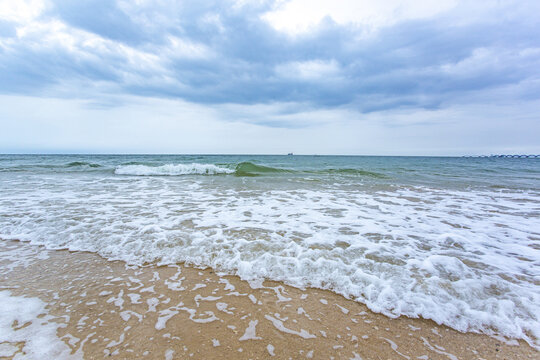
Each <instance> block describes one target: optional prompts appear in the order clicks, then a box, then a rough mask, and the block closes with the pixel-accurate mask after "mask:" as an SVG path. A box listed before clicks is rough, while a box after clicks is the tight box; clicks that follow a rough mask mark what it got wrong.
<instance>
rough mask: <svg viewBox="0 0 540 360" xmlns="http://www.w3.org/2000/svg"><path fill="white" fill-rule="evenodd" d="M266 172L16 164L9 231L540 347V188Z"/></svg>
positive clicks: (3, 192) (2, 215)
mask: <svg viewBox="0 0 540 360" xmlns="http://www.w3.org/2000/svg"><path fill="white" fill-rule="evenodd" d="M261 181H264V179H263V180H261V179H260V178H236V177H138V178H133V177H119V176H114V175H110V176H109V177H96V176H92V175H88V176H77V177H70V176H64V177H60V176H56V177H54V176H50V177H46V176H34V177H32V176H28V175H10V176H9V178H7V177H6V178H3V179H2V183H1V185H2V186H0V232H1V234H0V237H3V238H18V239H22V240H28V241H31V242H32V243H34V244H42V245H45V246H46V247H48V248H52V249H55V248H56V249H58V248H69V249H71V250H86V251H93V252H97V253H99V254H100V255H102V256H104V257H106V258H109V259H121V260H125V261H127V262H128V263H132V264H142V263H144V262H152V261H158V262H161V263H164V264H165V263H166V264H172V263H178V262H182V261H185V262H187V263H191V264H199V265H206V266H211V267H213V268H215V269H218V270H220V271H227V272H229V273H236V274H238V275H239V276H241V277H242V278H244V279H249V280H255V279H261V278H270V279H274V280H281V281H284V282H287V283H289V284H292V285H294V286H299V287H306V286H313V287H319V288H324V289H331V290H333V291H335V292H337V293H340V294H343V295H346V296H348V297H351V298H353V299H356V300H358V301H361V302H363V303H365V304H366V305H367V306H368V307H369V308H370V309H372V310H374V311H377V312H381V313H383V314H386V315H388V316H391V317H397V316H400V315H407V316H410V317H418V316H422V317H424V318H429V319H433V320H434V321H436V322H437V323H439V324H446V325H448V326H451V327H453V328H455V329H458V330H460V331H475V332H483V333H487V334H492V335H503V336H508V337H513V338H522V339H525V340H526V341H528V342H529V343H530V344H532V345H533V346H536V347H537V348H540V342H539V340H538V339H539V338H540V325H539V320H540V293H539V292H538V286H537V281H538V278H539V277H540V247H539V245H538V241H539V239H540V221H539V220H538V218H539V197H540V195H539V194H538V193H535V192H533V191H530V192H525V191H518V190H516V191H513V190H508V189H505V190H504V191H495V190H485V189H484V190H474V191H473V190H471V191H459V190H449V189H439V188H428V187H420V186H407V187H405V186H402V187H397V186H396V187H394V188H384V189H381V190H377V189H375V190H373V189H365V188H364V187H362V186H361V185H357V186H355V187H351V186H342V185H341V184H339V183H337V184H333V185H328V184H325V185H324V186H319V187H316V185H314V187H313V188H310V189H306V188H305V187H294V183H293V182H286V185H287V186H289V188H285V185H283V186H282V187H283V188H282V189H280V190H276V189H275V188H276V185H275V184H272V185H271V186H267V185H265V183H264V182H261ZM291 184H292V185H291ZM280 186H281V185H280Z"/></svg>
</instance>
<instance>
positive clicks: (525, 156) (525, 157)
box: [463, 154, 540, 159]
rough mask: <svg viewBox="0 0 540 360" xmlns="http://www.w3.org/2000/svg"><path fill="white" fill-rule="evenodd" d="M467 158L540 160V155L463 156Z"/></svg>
mask: <svg viewBox="0 0 540 360" xmlns="http://www.w3.org/2000/svg"><path fill="white" fill-rule="evenodd" d="M463 157H465V158H504V159H540V155H538V154H537V155H523V154H522V155H518V154H506V155H475V156H472V155H468V156H463Z"/></svg>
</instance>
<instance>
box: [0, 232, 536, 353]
mask: <svg viewBox="0 0 540 360" xmlns="http://www.w3.org/2000/svg"><path fill="white" fill-rule="evenodd" d="M0 279H1V281H0V293H5V294H9V296H10V297H12V298H13V299H15V300H17V299H19V300H20V297H31V298H39V299H40V300H41V301H42V302H43V303H45V311H46V314H40V315H39V316H36V318H35V319H33V320H30V321H28V322H27V323H24V324H20V323H18V322H14V324H12V331H13V332H14V333H15V334H16V333H17V331H23V330H24V329H25V328H27V329H30V328H32V329H34V328H35V327H39V326H42V325H43V326H45V323H48V324H51V323H54V326H55V328H56V336H57V338H59V339H61V341H63V342H64V343H65V345H64V344H62V346H66V347H67V349H68V350H69V351H68V352H70V353H71V354H72V355H73V356H75V357H84V358H87V359H94V358H104V357H107V358H118V359H124V358H149V359H185V358H194V359H219V358H233V359H266V358H272V357H273V358H275V359H289V358H290V359H302V358H313V359H351V358H353V359H401V358H404V359H539V358H540V354H539V352H538V351H536V350H535V349H533V348H531V347H530V346H529V345H528V344H526V343H525V342H523V341H519V342H518V341H515V340H513V341H510V342H509V343H508V342H505V341H503V340H502V339H495V338H492V337H488V336H486V335H480V334H473V333H460V332H458V331H455V330H452V329H450V328H448V327H445V326H440V325H437V324H436V323H434V322H433V321H430V320H424V319H410V318H406V317H400V318H398V319H390V318H388V317H386V316H384V315H381V314H377V313H374V312H372V311H370V310H369V309H367V307H366V306H365V305H363V304H360V303H357V302H355V301H352V300H347V299H345V298H343V297H342V296H340V295H337V294H334V293H332V292H330V291H325V290H319V289H297V288H294V287H290V286H287V285H284V284H282V283H277V282H271V281H265V282H264V283H262V284H253V283H251V284H250V283H248V282H246V281H243V280H241V279H239V278H238V277H236V276H228V275H224V274H217V273H216V272H215V271H214V270H212V269H196V268H193V267H187V266H184V265H176V266H156V265H155V264H149V265H147V266H144V267H135V266H128V265H127V264H126V263H124V262H121V261H107V260H105V259H103V258H101V257H100V256H98V255H96V254H92V253H84V252H69V251H66V250H56V251H48V250H44V249H43V248H41V247H37V246H32V245H29V244H27V243H22V242H18V241H0ZM6 296H7V295H6ZM32 323H35V324H33V325H32ZM15 329H23V330H15ZM49 340H50V341H53V340H54V339H49ZM59 341H60V340H59ZM1 342H2V334H0V357H1V356H5V357H6V358H12V357H14V356H20V355H24V353H27V354H30V355H31V357H32V356H34V355H32V354H31V353H29V351H30V350H29V349H30V348H31V347H30V345H29V344H26V342H25V341H17V342H14V341H12V342H4V343H1ZM512 344H513V345H512ZM38 358H39V357H38ZM41 358H43V357H41Z"/></svg>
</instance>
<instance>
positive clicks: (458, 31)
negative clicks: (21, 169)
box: [0, 0, 540, 128]
mask: <svg viewBox="0 0 540 360" xmlns="http://www.w3.org/2000/svg"><path fill="white" fill-rule="evenodd" d="M323 3H324V2H323ZM323 3H321V4H319V5H320V7H319V8H320V9H322V10H317V11H314V10H313V6H315V5H316V4H313V3H311V2H306V1H304V0H292V1H270V0H258V1H255V0H253V1H247V0H245V1H240V0H219V1H218V0H214V1H203V2H201V1H167V0H161V1H147V0H140V1H136V2H133V1H124V0H117V1H116V2H114V1H108V0H107V1H105V0H80V1H71V0H55V1H45V0H27V1H22V0H21V1H16V2H14V1H9V0H0V78H1V79H2V81H0V94H4V95H10V96H11V95H17V96H18V95H23V96H33V97H55V98H64V99H87V100H91V102H92V103H93V104H94V105H95V106H105V107H114V106H119V105H120V103H119V102H118V100H117V99H120V98H121V96H120V95H122V96H141V97H151V98H162V99H169V100H171V99H172V100H174V99H177V100H181V101H186V102H189V103H193V104H198V105H203V106H211V107H219V108H220V110H222V111H223V112H224V113H225V114H229V115H230V118H229V119H228V120H231V119H233V120H234V119H241V120H242V121H244V122H252V123H254V124H259V125H264V126H270V127H276V126H277V127H293V128H294V127H298V126H307V125H308V123H306V122H303V123H300V124H299V122H298V121H296V120H293V118H294V115H295V114H299V113H305V112H308V113H309V112H312V111H319V112H325V111H338V112H339V114H340V115H343V113H347V114H349V115H351V114H352V115H351V118H355V117H361V116H357V115H361V114H371V113H381V114H382V113H384V112H392V111H397V112H401V111H403V110H408V111H410V112H411V113H413V112H418V111H434V110H444V111H446V110H449V109H452V108H454V107H461V108H463V107H474V108H479V107H482V106H491V105H492V104H498V105H501V104H506V105H507V106H509V107H511V106H519V104H521V103H527V102H531V101H537V100H538V94H539V93H540V37H539V36H537V35H536V34H539V33H540V15H538V14H540V3H539V2H538V1H504V0H503V1H495V0H494V1H487V0H482V1H475V2H474V4H471V2H469V1H457V0H456V1H450V0H447V1H441V2H440V3H439V4H438V5H433V4H431V5H424V6H421V5H419V3H418V2H411V1H403V0H389V1H386V2H375V1H371V0H365V1H363V2H359V1H352V2H351V1H346V0H336V4H335V6H334V7H333V8H328V9H325V8H324V6H322V4H323ZM310 4H311V6H312V7H311V8H310ZM380 4H382V5H380ZM319 8H317V9H319ZM310 9H311V10H310ZM113 96H116V97H115V99H116V100H110V99H111V98H112V97H113ZM254 108H257V109H258V110H261V109H262V110H263V111H264V110H266V111H267V114H270V115H272V116H270V117H268V116H265V114H263V113H260V112H259V113H253V112H252V110H253V109H254ZM522 115H524V114H522ZM514 116H515V115H514ZM396 118H399V117H396ZM226 120H227V119H226ZM314 122H315V123H317V120H314Z"/></svg>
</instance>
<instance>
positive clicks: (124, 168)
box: [114, 163, 234, 176]
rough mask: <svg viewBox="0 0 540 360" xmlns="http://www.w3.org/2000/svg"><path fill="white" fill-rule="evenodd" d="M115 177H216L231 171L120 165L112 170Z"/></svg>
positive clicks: (192, 166) (207, 167) (190, 166)
mask: <svg viewBox="0 0 540 360" xmlns="http://www.w3.org/2000/svg"><path fill="white" fill-rule="evenodd" d="M114 173H115V174H117V175H138V176H151V175H154V176H158V175H160V176H177V175H217V174H232V173H234V170H233V169H227V168H224V167H219V166H216V165H214V164H197V163H193V164H166V165H161V166H146V165H121V166H117V167H116V169H115V170H114Z"/></svg>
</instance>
